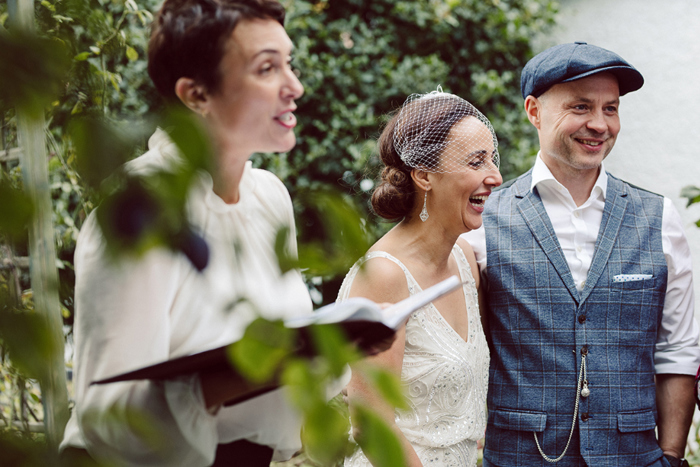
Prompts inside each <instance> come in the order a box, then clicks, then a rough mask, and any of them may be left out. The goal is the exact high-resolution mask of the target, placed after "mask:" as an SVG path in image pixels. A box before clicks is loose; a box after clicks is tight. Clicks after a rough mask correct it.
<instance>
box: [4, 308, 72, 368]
mask: <svg viewBox="0 0 700 467" xmlns="http://www.w3.org/2000/svg"><path fill="white" fill-rule="evenodd" d="M3 301H4V302H5V303H6V304H7V301H8V300H7V298H5V299H4V300H3V298H2V297H1V296H0V337H2V340H3V341H4V343H5V345H6V346H7V349H8V352H9V354H10V359H11V360H12V362H13V363H14V364H15V366H16V367H17V368H18V369H19V370H20V371H22V372H23V373H24V374H25V375H26V376H27V377H30V378H36V379H39V380H42V381H43V380H44V379H45V378H47V373H46V372H47V370H48V367H47V364H46V362H49V361H51V360H52V359H53V356H54V355H56V353H57V352H58V351H59V349H60V346H59V343H58V342H56V340H55V339H54V337H53V335H52V333H51V332H50V330H49V328H48V325H47V323H46V321H45V320H44V319H43V318H42V317H41V316H39V315H38V314H37V313H36V312H29V311H12V310H11V308H10V307H8V306H7V305H5V306H3V303H2V302H3Z"/></svg>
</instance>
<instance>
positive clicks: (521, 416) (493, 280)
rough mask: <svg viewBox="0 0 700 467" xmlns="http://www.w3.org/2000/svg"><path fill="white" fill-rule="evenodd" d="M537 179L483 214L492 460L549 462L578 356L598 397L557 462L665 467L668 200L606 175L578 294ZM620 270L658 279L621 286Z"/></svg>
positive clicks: (571, 397)
mask: <svg viewBox="0 0 700 467" xmlns="http://www.w3.org/2000/svg"><path fill="white" fill-rule="evenodd" d="M531 180H532V177H531V172H528V173H526V174H525V175H523V176H521V177H520V178H518V179H517V180H516V181H515V182H514V183H512V184H510V185H509V186H507V187H505V188H503V189H501V190H499V191H497V192H495V193H493V194H492V195H491V197H490V198H489V201H488V204H487V206H486V212H485V213H484V216H483V219H484V226H485V233H486V249H487V267H486V270H485V271H484V273H485V274H484V278H485V280H484V286H485V291H486V293H487V295H486V297H487V303H488V309H487V310H484V313H487V314H488V320H489V337H490V343H491V367H490V373H489V390H488V408H489V418H488V426H487V430H486V446H485V451H484V457H485V459H486V460H487V464H486V465H488V464H491V465H497V466H502V467H511V466H527V467H530V466H539V465H550V464H548V463H547V462H545V461H544V460H543V459H542V457H541V456H540V454H539V452H538V450H537V446H536V444H535V439H534V436H533V433H536V434H537V437H538V439H539V443H540V445H541V446H542V450H543V451H544V453H545V454H547V455H548V456H549V457H552V458H555V457H557V456H559V455H560V454H561V453H562V451H563V450H564V447H565V446H566V442H567V439H568V437H569V432H570V430H571V426H572V421H573V414H574V404H575V400H576V392H577V391H576V387H577V381H578V377H579V370H580V365H581V355H582V352H583V353H585V354H586V355H587V357H586V358H587V359H586V364H587V376H588V383H589V386H588V387H589V389H590V391H591V392H590V396H589V397H587V398H581V402H580V408H579V415H578V420H577V427H576V431H575V432H574V436H573V439H572V440H571V445H570V447H569V450H568V451H567V454H566V456H565V457H564V458H563V459H562V460H561V462H559V463H558V464H557V466H562V467H563V466H579V465H580V466H583V465H588V466H595V467H603V466H611V467H612V466H616V467H617V466H630V467H641V466H647V465H650V464H653V463H655V462H660V461H659V458H661V457H662V456H663V453H662V451H661V449H660V448H659V446H658V443H657V440H656V436H655V432H654V428H655V426H656V416H657V414H656V395H655V385H654V355H653V354H654V345H655V343H656V337H657V331H658V329H659V326H660V322H661V315H662V310H663V303H664V296H665V291H666V275H667V269H666V260H665V258H664V254H663V251H662V244H661V219H662V214H663V198H662V197H661V196H659V195H656V194H653V193H650V192H647V191H645V190H641V189H639V188H636V187H633V186H630V185H629V184H627V183H625V182H622V181H620V180H618V179H616V178H614V177H612V176H610V175H609V178H608V187H607V194H606V201H605V208H604V212H603V218H602V221H601V225H600V231H599V234H598V239H597V242H596V247H595V254H594V256H593V260H592V264H591V268H590V271H589V273H588V277H587V279H586V283H585V287H584V289H583V290H582V292H580V293H579V292H578V291H577V290H576V286H575V285H574V281H573V278H572V276H571V273H570V271H569V267H568V264H567V262H566V259H565V257H564V254H563V252H562V250H561V247H560V245H559V241H558V240H557V237H556V235H555V234H554V230H553V228H552V224H551V222H550V220H549V217H547V212H546V211H545V208H544V205H543V204H542V200H541V199H540V197H539V195H538V193H537V190H536V189H535V190H533V191H531V190H530V185H531ZM619 274H649V275H651V279H646V280H638V281H631V282H615V281H614V280H613V277H614V276H616V275H619Z"/></svg>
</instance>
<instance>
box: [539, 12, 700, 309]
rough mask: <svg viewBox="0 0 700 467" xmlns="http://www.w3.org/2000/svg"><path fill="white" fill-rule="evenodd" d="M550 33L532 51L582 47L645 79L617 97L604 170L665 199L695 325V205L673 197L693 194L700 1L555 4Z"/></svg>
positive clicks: (699, 294)
mask: <svg viewBox="0 0 700 467" xmlns="http://www.w3.org/2000/svg"><path fill="white" fill-rule="evenodd" d="M557 24H558V26H557V29H556V30H555V32H554V33H553V34H551V35H549V36H547V37H545V38H541V40H539V41H538V45H539V47H538V50H537V51H540V50H544V49H545V48H547V47H549V46H551V45H555V44H557V43H562V42H574V41H585V42H588V43H590V44H595V45H597V46H600V47H604V48H606V49H609V50H612V51H613V52H616V53H617V54H619V55H620V56H622V57H623V58H624V59H625V60H627V61H628V62H630V63H631V64H632V65H633V66H634V67H635V68H637V69H638V70H639V71H640V72H641V73H642V75H643V76H644V86H643V87H642V88H641V89H640V90H639V91H636V92H633V93H630V94H627V95H626V96H624V97H622V99H621V105H620V115H621V123H622V130H621V132H620V136H619V137H618V141H617V143H616V145H615V148H614V149H613V151H612V152H611V153H610V155H609V156H608V158H607V159H606V160H605V167H606V169H607V170H608V171H609V172H611V173H613V174H614V175H616V176H618V177H620V178H622V179H623V180H626V181H628V182H630V183H633V184H635V185H638V186H641V187H642V188H646V189H648V190H651V191H654V192H656V193H660V194H662V195H664V196H667V197H669V198H671V199H672V200H673V202H674V204H675V206H676V208H677V209H678V211H679V212H680V214H681V217H682V219H683V221H684V226H685V231H686V234H687V236H688V240H689V242H690V247H691V252H692V256H693V263H694V271H695V273H694V279H695V303H696V305H695V314H696V317H698V319H700V228H698V227H696V226H695V225H694V222H695V221H696V220H698V219H700V205H693V206H692V207H691V208H689V209H686V207H685V204H686V203H685V201H686V200H685V198H681V197H680V195H679V193H680V191H681V188H682V187H684V186H686V185H691V184H693V185H696V186H700V1H698V0H668V1H666V2H658V1H655V0H615V1H610V0H561V9H560V14H559V17H558V21H557Z"/></svg>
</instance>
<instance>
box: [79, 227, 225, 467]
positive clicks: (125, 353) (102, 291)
mask: <svg viewBox="0 0 700 467" xmlns="http://www.w3.org/2000/svg"><path fill="white" fill-rule="evenodd" d="M75 266H76V288H75V300H76V320H75V326H74V330H75V341H76V349H75V351H76V354H75V366H76V380H75V394H76V407H75V409H74V410H75V411H76V414H74V417H75V418H77V422H78V426H79V428H80V432H81V435H82V438H83V439H84V441H85V444H86V448H87V450H88V451H89V452H90V454H91V455H92V456H94V457H96V458H98V459H109V460H111V461H114V460H120V461H122V462H125V463H127V464H129V465H150V466H158V465H164V466H165V465H187V466H198V465H202V466H204V465H210V464H211V463H212V462H213V458H214V454H215V450H216V445H217V443H218V438H217V430H216V418H215V417H214V416H212V415H210V414H209V413H208V412H207V411H206V409H205V404H204V401H203V396H202V391H201V387H200V383H199V379H198V378H197V377H196V376H195V377H187V378H182V379H179V380H174V381H169V382H166V383H156V382H152V381H130V382H120V383H112V384H106V385H96V386H90V382H91V381H94V380H97V379H101V378H105V377H108V376H112V375H115V374H119V373H122V372H125V371H129V370H133V369H136V368H139V367H143V366H147V365H150V364H153V363H157V362H159V361H163V360H166V359H167V358H168V357H169V346H170V337H169V336H170V326H169V311H170V307H171V304H172V303H173V300H174V298H175V296H176V294H177V293H178V287H177V285H178V277H179V275H181V274H182V273H183V270H184V267H185V266H186V263H185V262H184V261H183V260H182V259H181V258H179V257H178V256H176V255H175V254H172V253H170V252H169V251H166V250H164V249H154V250H150V251H149V252H148V253H147V254H146V255H145V256H144V257H142V258H138V259H136V258H126V259H125V258H121V259H119V260H113V259H112V258H110V257H108V255H107V254H106V253H105V247H104V244H103V239H102V235H101V232H100V230H99V227H98V225H97V222H96V220H95V216H94V215H92V216H90V218H88V220H87V221H86V223H85V225H84V227H83V229H82V230H81V233H80V237H79V240H78V245H77V247H76V252H75Z"/></svg>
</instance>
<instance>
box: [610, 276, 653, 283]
mask: <svg viewBox="0 0 700 467" xmlns="http://www.w3.org/2000/svg"><path fill="white" fill-rule="evenodd" d="M652 277H653V276H652V275H651V274H618V275H616V276H613V282H633V281H643V280H646V279H651V278H652Z"/></svg>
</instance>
